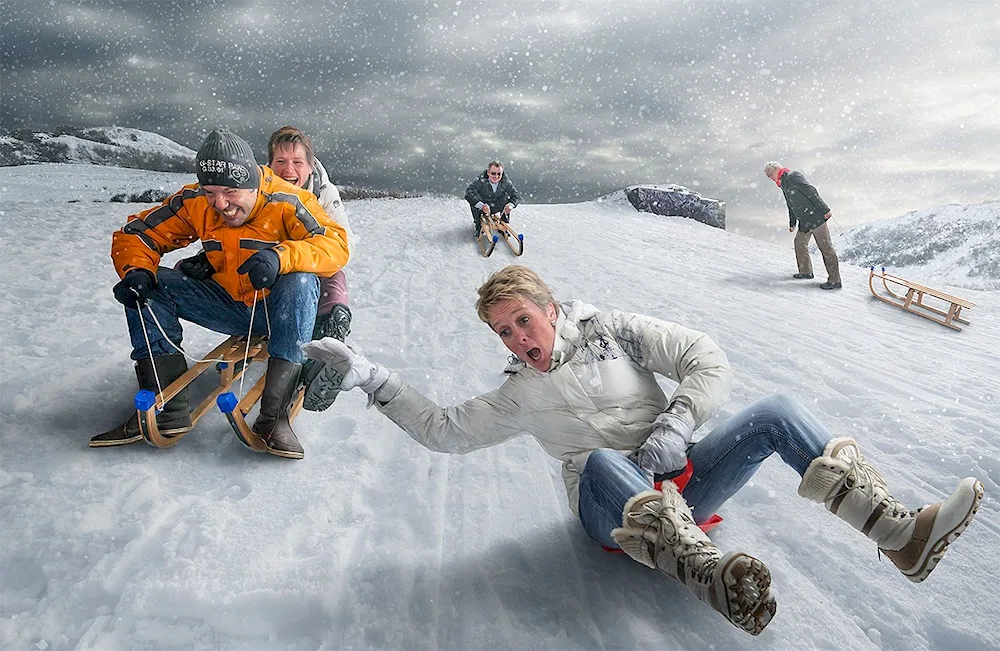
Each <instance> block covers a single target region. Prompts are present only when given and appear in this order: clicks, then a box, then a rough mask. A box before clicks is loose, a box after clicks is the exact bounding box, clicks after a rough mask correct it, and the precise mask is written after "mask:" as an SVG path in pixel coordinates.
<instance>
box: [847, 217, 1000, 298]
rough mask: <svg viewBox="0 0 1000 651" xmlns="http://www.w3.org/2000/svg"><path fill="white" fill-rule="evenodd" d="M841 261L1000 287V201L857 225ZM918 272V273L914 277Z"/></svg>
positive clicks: (926, 278) (930, 279)
mask: <svg viewBox="0 0 1000 651" xmlns="http://www.w3.org/2000/svg"><path fill="white" fill-rule="evenodd" d="M837 251H838V252H839V255H840V258H841V260H844V261H847V262H850V263H852V264H856V265H860V266H864V267H870V266H874V267H876V268H881V267H885V268H886V270H887V271H889V272H890V273H893V274H896V275H902V276H904V277H907V278H909V279H910V280H914V281H916V282H921V283H924V284H930V285H935V284H944V285H955V286H957V287H968V288H970V289H987V290H990V289H993V290H995V289H1000V201H984V202H983V203H977V204H970V205H965V204H948V205H945V206H938V207H936V208H930V209H927V210H914V211H911V212H908V213H906V214H905V215H900V216H899V217H892V218H890V219H882V220H879V221H874V222H869V223H867V224H862V225H860V226H856V227H854V228H852V229H851V230H850V231H848V233H845V234H843V235H841V236H840V237H839V238H838V242H837ZM911 276H912V277H911Z"/></svg>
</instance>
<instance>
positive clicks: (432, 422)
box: [375, 301, 732, 513]
mask: <svg viewBox="0 0 1000 651" xmlns="http://www.w3.org/2000/svg"><path fill="white" fill-rule="evenodd" d="M654 372H655V373H660V374H661V375H664V376H666V377H668V378H670V379H672V380H674V381H676V382H678V385H677V388H676V389H675V390H674V392H673V394H672V395H671V397H670V399H668V398H667V396H666V395H665V394H664V393H663V391H662V390H661V389H660V387H659V385H658V384H657V382H656V378H655V377H654V375H653V373H654ZM731 379H732V375H731V372H730V370H729V361H728V360H727V358H726V354H725V353H724V352H723V351H722V349H721V348H719V347H718V346H717V345H716V344H715V343H714V342H713V341H712V340H711V339H709V337H708V335H705V334H703V333H700V332H697V331H695V330H691V329H689V328H685V327H683V326H680V325H677V324H675V323H667V322H665V321H660V320H659V319H654V318H652V317H648V316H643V315H640V314H630V313H626V312H622V311H619V310H612V311H610V312H600V311H598V310H597V308H595V307H594V306H592V305H587V304H586V303H582V302H580V301H574V302H572V303H564V304H563V305H562V308H561V310H560V313H559V319H558V321H557V323H556V340H555V346H554V350H553V353H552V366H551V368H550V369H549V371H548V372H546V373H542V372H540V371H537V370H535V369H534V368H532V367H530V366H523V367H521V368H519V369H518V370H517V372H516V373H514V374H512V375H511V376H510V377H509V378H508V379H507V381H506V382H505V383H504V384H503V385H502V386H501V387H500V388H498V389H496V390H494V391H490V392H489V393H486V394H483V395H481V396H479V397H476V398H472V399H471V400H467V401H466V402H464V403H462V404H461V405H458V406H456V407H448V408H442V407H439V406H438V405H437V404H435V403H434V402H432V401H431V400H429V399H427V398H426V397H424V396H422V395H421V394H420V393H418V392H417V391H416V390H415V389H413V388H412V387H411V386H409V385H407V384H406V383H404V382H403V381H402V379H400V377H399V376H398V375H397V374H395V373H393V374H391V375H390V377H389V380H388V381H387V382H386V383H385V385H383V386H382V388H381V389H379V390H378V392H377V393H376V394H375V405H376V406H377V408H378V409H379V411H381V412H382V413H384V414H385V415H386V416H388V417H389V418H390V419H391V420H392V421H393V422H394V423H396V424H397V425H399V426H400V427H401V428H403V429H404V430H405V431H406V432H407V433H408V434H409V435H410V436H411V437H412V438H413V439H414V440H415V441H417V442H418V443H420V444H421V445H423V446H425V447H427V448H429V449H431V450H435V451H438V452H451V453H459V454H461V453H466V452H471V451H473V450H478V449H480V448H484V447H488V446H491V445H496V444H498V443H501V442H503V441H506V440H508V439H511V438H513V437H515V436H518V435H519V434H530V435H531V436H533V437H535V439H537V440H538V442H539V443H540V444H541V446H542V447H543V448H544V449H545V451H546V452H548V453H549V454H550V455H552V456H553V457H555V458H557V459H559V460H560V461H562V463H563V467H562V474H563V480H564V481H565V482H566V490H567V493H568V496H569V504H570V508H571V509H572V510H573V512H574V513H579V498H580V492H579V487H580V473H581V472H583V469H584V467H585V466H586V464H587V458H588V456H589V454H590V452H591V451H593V450H596V449H598V448H610V449H614V450H622V451H632V450H634V449H635V448H637V447H639V445H641V444H642V442H643V441H645V440H646V437H647V436H649V433H650V432H651V431H652V428H653V420H654V419H655V418H656V417H657V416H658V415H659V414H660V413H662V412H663V411H664V409H666V407H667V405H668V404H669V403H670V401H671V400H673V399H674V398H678V397H684V398H686V399H687V402H688V403H689V404H690V405H691V412H690V417H691V418H693V419H694V422H693V423H692V425H693V426H694V427H695V428H697V427H698V426H700V425H701V424H702V423H704V422H705V421H706V420H708V419H709V418H710V417H711V416H712V414H713V413H715V411H716V409H718V408H719V407H720V406H721V405H722V404H723V403H724V402H725V401H726V399H727V398H728V397H729V388H730V383H731Z"/></svg>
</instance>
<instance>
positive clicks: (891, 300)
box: [868, 267, 976, 331]
mask: <svg viewBox="0 0 1000 651" xmlns="http://www.w3.org/2000/svg"><path fill="white" fill-rule="evenodd" d="M876 279H878V280H881V284H882V288H883V289H884V293H883V292H881V291H879V290H877V289H876V288H875V280H876ZM868 289H870V290H871V293H872V296H874V297H875V298H877V299H878V300H880V301H882V302H883V303H888V304H889V305H895V306H896V307H898V308H901V309H904V310H906V311H907V312H912V313H913V314H916V315H917V316H922V317H924V318H925V319H929V320H931V321H934V322H935V323H940V324H941V325H943V326H945V327H947V328H951V329H952V330H959V331H961V329H962V328H961V327H959V326H958V325H956V322H958V323H964V324H966V325H969V321H968V319H966V318H965V316H963V314H962V310H967V309H971V308H973V307H975V306H976V304H975V303H973V302H971V301H967V300H965V299H964V298H959V297H957V296H952V295H951V294H946V293H945V292H942V291H940V290H937V289H934V288H932V287H927V286H926V285H921V284H919V283H914V282H911V281H909V280H906V279H905V278H900V277H899V276H893V275H892V274H888V273H886V272H885V268H884V267H883V268H882V272H881V273H876V271H875V267H871V270H870V273H869V274H868ZM894 289H895V291H893V290H894ZM897 292H900V293H897ZM927 297H930V298H933V299H936V300H938V301H941V302H942V303H943V304H940V305H928V304H927V303H925V302H924V301H925V299H926V298H927ZM945 304H946V305H947V307H946V306H945Z"/></svg>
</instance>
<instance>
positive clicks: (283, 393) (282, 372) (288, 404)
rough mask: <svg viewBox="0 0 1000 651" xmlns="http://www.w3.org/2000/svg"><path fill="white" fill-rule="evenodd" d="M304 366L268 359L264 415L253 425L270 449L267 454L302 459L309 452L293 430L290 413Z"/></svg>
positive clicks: (265, 377)
mask: <svg viewBox="0 0 1000 651" xmlns="http://www.w3.org/2000/svg"><path fill="white" fill-rule="evenodd" d="M301 369H302V365H301V364H295V363H294V362H289V361H288V360H284V359H279V358H277V357H271V358H269V359H268V360H267V374H266V375H265V376H264V393H263V394H261V397H260V413H259V414H258V415H257V420H256V421H254V424H253V432H254V434H256V435H257V436H258V437H260V440H261V441H263V442H264V445H266V446H267V451H268V452H270V453H271V454H273V455H275V456H279V457H285V458H286V459H301V458H302V457H303V456H305V450H303V449H302V446H301V445H299V439H298V438H297V437H296V436H295V432H294V431H292V424H291V422H290V421H289V419H288V412H289V411H290V410H291V408H292V399H293V398H294V397H295V390H296V389H297V388H298V386H299V371H300V370H301Z"/></svg>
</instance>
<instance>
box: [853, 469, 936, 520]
mask: <svg viewBox="0 0 1000 651" xmlns="http://www.w3.org/2000/svg"><path fill="white" fill-rule="evenodd" d="M852 488H858V489H860V490H863V491H865V493H867V494H868V495H869V496H870V497H871V498H872V499H873V500H874V499H875V489H876V488H881V489H882V500H881V502H880V503H879V504H880V505H881V506H883V507H884V511H883V513H882V517H889V518H893V519H902V518H912V517H914V516H916V514H917V513H919V512H920V511H922V510H923V507H921V508H919V509H908V508H906V506H904V505H903V503H902V502H900V501H899V500H897V499H896V498H895V497H893V496H892V495H890V494H889V492H888V491H887V490H885V488H886V484H885V479H884V478H883V477H882V475H880V474H879V472H878V471H877V470H875V468H873V467H872V466H870V465H868V464H867V463H865V460H864V458H863V457H852V458H851V469H850V470H849V471H848V472H847V476H846V477H845V478H844V484H843V486H841V488H840V490H839V491H838V494H844V493H847V492H848V491H850V490H851V489H852Z"/></svg>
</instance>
